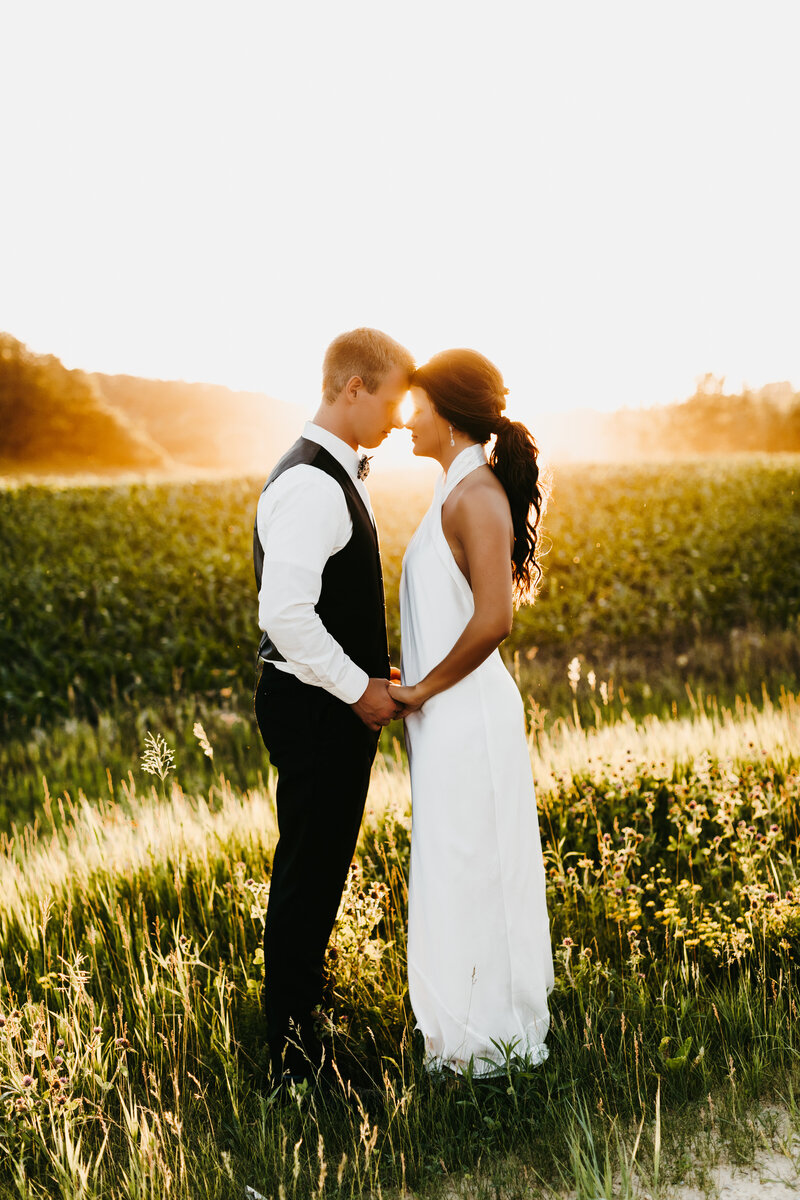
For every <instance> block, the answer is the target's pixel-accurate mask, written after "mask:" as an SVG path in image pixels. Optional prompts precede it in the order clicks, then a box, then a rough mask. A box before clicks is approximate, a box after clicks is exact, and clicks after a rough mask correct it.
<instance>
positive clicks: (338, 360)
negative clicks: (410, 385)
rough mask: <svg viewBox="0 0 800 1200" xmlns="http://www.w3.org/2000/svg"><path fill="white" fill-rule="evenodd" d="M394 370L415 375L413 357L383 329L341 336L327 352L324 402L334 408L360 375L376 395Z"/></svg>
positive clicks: (335, 339)
mask: <svg viewBox="0 0 800 1200" xmlns="http://www.w3.org/2000/svg"><path fill="white" fill-rule="evenodd" d="M393 367H401V368H403V370H405V371H406V372H407V374H408V377H409V379H410V378H411V375H412V374H413V371H414V367H415V363H414V359H413V358H412V356H411V355H410V354H409V352H408V350H406V348H405V346H401V345H400V343H399V342H396V341H395V340H394V338H390V337H389V335H388V333H381V331H380V329H352V330H351V331H350V332H349V333H340V334H339V336H338V337H337V338H334V339H333V341H332V342H331V344H330V346H328V349H327V350H326V351H325V359H324V361H323V364H322V398H323V400H325V401H326V402H327V403H328V404H333V402H334V400H335V399H336V397H337V396H338V395H339V393H340V392H341V390H342V388H343V387H345V385H346V384H347V381H348V380H349V379H352V378H353V376H354V375H358V376H359V378H360V379H361V380H362V381H363V383H364V387H365V388H366V389H367V391H368V392H376V391H377V390H378V388H379V387H380V385H381V383H382V381H383V380H384V379H385V377H386V376H387V375H388V374H389V372H390V371H391V370H392V368H393Z"/></svg>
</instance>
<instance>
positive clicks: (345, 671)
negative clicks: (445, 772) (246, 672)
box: [256, 464, 369, 704]
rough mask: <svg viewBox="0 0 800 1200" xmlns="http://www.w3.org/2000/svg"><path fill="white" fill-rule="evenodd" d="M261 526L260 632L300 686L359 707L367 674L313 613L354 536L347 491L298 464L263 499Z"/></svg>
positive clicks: (324, 475)
mask: <svg viewBox="0 0 800 1200" xmlns="http://www.w3.org/2000/svg"><path fill="white" fill-rule="evenodd" d="M256 520H257V526H258V536H259V539H260V541H261V545H262V547H263V550H264V567H263V572H262V576H261V588H260V591H259V596H258V624H259V626H260V628H261V629H262V630H264V631H265V632H266V633H267V634H269V637H270V640H271V641H272V642H273V644H274V645H275V647H276V648H277V649H278V650H279V651H280V653H281V654H282V655H283V657H284V658H285V660H286V668H288V669H289V670H291V672H292V674H293V675H296V676H297V678H298V679H299V680H300V681H301V682H302V683H308V684H311V685H313V686H316V687H322V688H324V689H325V690H326V691H328V692H330V693H331V694H332V695H334V696H336V698H337V699H339V700H343V701H344V702H345V704H354V703H355V701H356V700H358V699H359V698H360V697H361V696H362V695H363V694H364V691H365V689H366V687H367V684H368V683H369V676H368V675H367V673H366V671H363V670H362V669H361V667H359V666H357V665H356V663H354V662H353V660H352V659H351V658H350V657H349V656H348V655H347V654H345V652H344V650H343V649H342V647H341V646H340V645H339V643H338V642H337V641H336V640H335V638H333V637H332V636H331V635H330V634H329V633H328V631H327V629H326V628H325V626H324V625H323V623H322V621H321V620H320V618H319V616H318V614H317V612H316V611H315V608H314V606H315V605H316V603H317V601H318V600H319V596H320V591H321V588H322V572H323V570H324V568H325V564H326V562H327V561H328V559H329V558H330V557H331V555H332V554H336V553H337V551H339V550H341V549H342V548H343V547H344V546H346V545H347V542H348V541H349V540H350V536H351V534H352V522H351V520H350V514H349V513H348V511H347V502H346V500H345V498H344V494H343V492H342V489H341V488H340V487H339V485H338V483H336V481H335V480H334V479H332V478H331V477H330V476H329V475H327V474H326V473H325V472H324V471H319V470H317V468H316V467H311V466H307V465H306V464H299V465H298V466H295V467H291V468H290V469H289V470H288V471H284V473H283V474H282V475H280V476H279V477H278V478H277V479H276V480H275V481H274V483H271V484H270V486H269V487H268V488H267V489H266V491H264V492H263V493H262V494H261V497H260V499H259V502H258V510H257V518H256Z"/></svg>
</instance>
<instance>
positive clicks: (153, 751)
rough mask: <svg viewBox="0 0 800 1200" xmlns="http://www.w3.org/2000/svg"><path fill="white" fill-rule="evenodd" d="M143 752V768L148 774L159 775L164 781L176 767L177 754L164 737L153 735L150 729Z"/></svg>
mask: <svg viewBox="0 0 800 1200" xmlns="http://www.w3.org/2000/svg"><path fill="white" fill-rule="evenodd" d="M144 742H145V749H144V753H143V754H142V758H141V763H142V770H143V771H147V773H148V775H157V776H158V778H159V779H160V780H161V782H162V783H163V782H164V780H165V779H166V778H167V775H169V773H170V771H174V769H175V755H174V754H173V753H172V751H171V750H170V748H169V746H168V745H167V743H166V742H165V741H164V739H163V738H162V737H153V735H152V733H151V732H150V730H149V729H148V731H147V733H146V735H145V739H144Z"/></svg>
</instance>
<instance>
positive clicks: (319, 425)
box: [253, 329, 414, 1083]
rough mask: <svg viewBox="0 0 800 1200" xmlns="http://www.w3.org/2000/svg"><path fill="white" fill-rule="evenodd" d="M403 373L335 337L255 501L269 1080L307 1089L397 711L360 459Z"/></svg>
mask: <svg viewBox="0 0 800 1200" xmlns="http://www.w3.org/2000/svg"><path fill="white" fill-rule="evenodd" d="M413 370H414V362H413V360H412V358H411V355H410V354H409V353H408V351H407V350H406V349H404V347H403V346H401V345H399V344H398V343H397V342H395V341H394V340H393V339H392V338H390V337H388V336H387V334H385V333H381V332H379V331H378V330H376V329H355V330H353V331H352V332H350V333H343V334H341V335H340V336H339V337H337V338H336V339H335V341H333V342H332V343H331V345H330V346H329V347H328V349H327V352H326V354H325V360H324V363H323V381H322V404H321V405H320V408H319V411H318V412H317V414H316V416H315V417H314V420H313V421H308V422H307V423H306V426H305V428H304V430H303V435H302V437H300V438H299V440H298V441H297V442H295V444H294V445H293V446H292V447H291V449H290V450H289V451H288V452H287V453H286V454H284V456H283V458H282V459H281V460H280V462H279V463H278V464H277V466H276V467H275V469H274V470H273V472H272V474H271V475H270V477H269V479H268V480H267V482H266V485H265V487H264V490H263V492H262V493H261V497H260V499H259V501H258V509H257V514H256V522H255V529H254V531H253V559H254V564H255V573H256V585H257V587H258V623H259V626H260V628H261V630H262V637H261V643H260V645H259V649H258V658H257V664H256V687H255V699H254V704H255V713H256V719H257V721H258V727H259V729H260V731H261V736H262V738H263V739H264V744H265V746H266V747H267V750H268V751H269V756H270V761H271V762H272V764H273V766H275V767H276V768H277V771H278V786H277V809H278V830H279V838H278V844H277V847H276V849H275V858H274V861H273V867H272V879H271V883H270V894H269V903H268V906H267V915H266V920H265V924H264V976H265V977H264V989H263V1003H264V1011H265V1014H266V1018H267V1037H268V1040H269V1048H270V1059H271V1063H272V1071H273V1081H274V1082H275V1083H278V1082H280V1081H283V1082H290V1081H296V1080H299V1079H302V1078H308V1077H312V1076H313V1075H314V1073H315V1068H318V1067H319V1065H320V1062H321V1057H322V1049H321V1046H320V1043H319V1041H318V1039H317V1036H316V1034H315V1032H314V1021H313V1013H314V1010H315V1009H316V1008H317V1007H318V1006H319V1004H320V1003H321V1001H322V998H323V989H324V982H325V974H324V967H323V961H324V957H325V949H326V947H327V944H328V939H329V938H330V935H331V930H332V929H333V923H334V921H335V919H336V913H337V911H338V907H339V901H340V899H341V896H342V891H343V889H344V884H345V880H346V878H347V872H348V869H349V866H350V863H351V861H352V858H353V853H354V851H355V847H356V841H357V839H358V832H359V828H360V825H361V818H362V816H363V812H364V801H365V799H366V795H367V788H368V786H369V776H370V768H371V766H372V761H373V759H374V757H375V751H376V749H377V745H378V735H379V733H380V730H381V727H382V726H384V725H387V724H388V723H389V721H391V720H392V719H393V717H394V716H395V715H396V714H398V713H399V710H398V708H397V706H396V704H395V703H394V701H393V700H392V699H391V697H390V696H389V692H388V679H389V673H390V668H389V654H388V649H387V640H386V612H385V605H384V598H383V576H382V573H381V562H380V554H379V550H378V537H377V533H376V530H375V524H374V519H373V516H372V508H371V506H370V501H369V494H368V492H367V489H366V487H365V486H364V483H363V482H362V480H363V478H364V476H365V475H366V473H367V470H368V469H369V468H368V461H367V459H366V456H365V457H364V458H362V459H359V454H358V448H359V446H365V447H367V448H371V447H373V446H378V445H380V443H381V442H382V441H383V440H384V438H385V437H386V436H387V434H388V433H389V432H390V431H391V430H392V429H396V428H399V427H400V426H401V425H402V421H401V418H400V404H401V402H402V400H403V397H404V395H405V393H406V391H407V390H408V386H409V380H410V377H411V373H412V372H413Z"/></svg>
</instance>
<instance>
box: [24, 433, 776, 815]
mask: <svg viewBox="0 0 800 1200" xmlns="http://www.w3.org/2000/svg"><path fill="white" fill-rule="evenodd" d="M260 486H261V481H260V480H254V479H238V480H231V481H223V482H219V481H217V482H208V481H206V482H202V483H165V484H159V485H155V486H153V485H148V484H143V483H142V484H126V485H123V486H108V487H66V488H48V487H23V488H21V489H18V490H15V489H8V490H5V491H2V492H0V527H1V528H2V531H3V549H4V553H3V557H2V561H0V697H1V698H2V718H1V724H0V728H1V729H2V731H3V739H2V748H0V766H3V767H4V768H5V769H6V770H7V772H8V779H9V782H8V787H7V793H6V797H5V803H4V805H3V807H5V809H6V811H8V806H9V804H12V802H13V804H17V803H18V804H19V805H21V806H22V809H19V808H18V809H17V811H22V810H23V809H24V808H25V807H26V806H27V809H28V811H30V808H31V805H34V804H35V803H36V802H37V799H38V797H39V796H40V794H41V785H40V781H41V775H42V774H47V775H48V778H51V777H52V781H53V786H54V787H56V788H58V789H60V788H62V787H67V786H72V787H75V786H84V787H92V786H96V785H97V782H98V780H97V772H96V770H95V764H96V761H97V760H96V758H95V757H93V756H92V755H91V754H88V755H87V754H86V753H84V750H83V749H82V750H81V752H80V754H79V755H78V756H75V757H73V759H71V760H70V758H69V754H68V753H67V750H66V749H65V744H64V743H62V742H60V741H59V740H58V738H57V737H56V738H55V739H54V738H53V737H52V736H50V731H52V730H54V729H56V728H57V727H58V726H59V725H63V724H64V722H65V721H66V722H67V723H68V725H69V727H70V728H71V729H72V730H73V731H75V729H76V727H78V726H79V727H80V731H81V737H82V738H83V739H84V742H85V744H86V745H92V744H94V743H95V742H96V741H97V739H99V741H100V744H101V746H102V755H101V757H102V758H103V761H104V763H105V765H107V766H111V767H112V768H113V769H115V770H117V769H124V764H125V763H126V762H128V761H129V760H130V758H131V756H132V754H133V753H134V752H135V748H136V746H137V745H138V744H139V742H140V740H141V736H142V726H143V724H147V725H148V726H152V727H155V728H157V729H159V730H160V731H162V732H164V733H169V734H170V736H171V738H172V739H173V740H177V741H178V742H183V743H184V746H183V749H184V751H185V754H186V756H188V760H189V761H188V762H187V763H186V766H187V767H188V768H189V769H190V771H191V774H190V776H189V781H190V783H191V785H192V786H202V784H203V776H202V773H201V768H202V766H203V756H202V754H201V753H199V752H197V750H196V747H195V746H194V745H193V740H192V738H191V735H189V737H188V739H187V738H186V730H187V729H188V730H191V727H192V724H193V722H194V720H195V719H201V720H203V721H204V723H206V724H207V725H208V726H209V727H210V732H213V734H214V737H215V739H216V740H217V742H218V743H221V744H222V745H223V746H224V747H225V752H226V757H227V759H228V762H229V764H230V766H229V769H230V771H231V778H232V779H233V780H234V781H235V782H237V783H238V784H239V785H241V786H246V785H249V784H254V783H256V782H257V781H258V774H259V772H262V773H263V770H264V769H265V766H266V763H265V760H264V759H263V757H262V756H261V754H260V750H259V746H258V744H257V739H256V744H254V742H253V738H252V736H251V735H252V722H251V720H250V703H251V692H250V688H251V677H252V662H253V653H254V648H255V645H256V644H257V636H258V631H257V628H256V602H255V585H254V581H253V569H252V563H251V539H252V521H253V513H254V506H255V502H256V499H257V496H258V493H259V490H260ZM430 488H431V485H430V482H429V481H428V480H427V479H424V480H423V481H422V482H420V479H419V478H414V477H411V478H409V477H397V478H387V479H385V480H384V481H381V479H380V476H378V477H377V479H376V481H375V483H374V485H373V494H374V498H375V508H376V513H377V518H378V523H379V527H380V529H381V537H382V547H383V558H384V566H385V577H386V592H387V609H388V613H389V625H390V641H391V646H392V655H393V659H394V661H395V662H397V661H399V656H400V645H399V612H398V606H397V592H398V585H399V578H400V565H401V560H402V553H403V549H404V547H405V545H406V543H407V541H408V538H409V537H410V535H411V533H412V532H413V529H414V527H415V525H416V523H417V521H418V520H419V518H420V516H421V514H422V513H423V512H424V510H425V507H426V506H427V503H428V500H429V495H430ZM543 541H544V544H545V549H546V553H545V555H544V559H543V562H544V568H545V575H544V582H543V586H542V589H541V593H540V596H539V598H538V600H537V602H536V604H535V605H534V606H532V607H530V608H524V609H522V610H520V611H519V612H518V613H517V616H516V620H515V626H514V631H513V633H512V635H511V637H510V638H509V639H508V641H507V643H506V645H505V647H504V653H505V655H506V657H507V661H508V662H509V665H510V666H512V669H514V670H515V672H516V674H517V677H518V680H519V682H520V685H521V688H522V691H523V693H524V694H525V695H529V696H530V697H531V698H532V701H533V703H534V705H535V706H536V709H537V712H538V713H539V715H540V718H541V719H549V720H552V719H555V718H557V717H560V716H566V715H572V714H573V712H574V708H575V705H576V704H577V706H578V711H579V712H580V715H581V718H582V719H583V720H592V719H595V717H596V713H597V710H598V708H606V709H608V708H609V706H610V712H616V713H620V712H622V711H623V710H627V711H630V712H631V713H633V714H634V715H639V716H641V715H643V714H644V713H646V712H661V713H664V714H667V713H669V712H672V711H685V710H686V709H687V707H688V706H689V703H690V700H689V695H688V694H687V687H688V689H689V692H690V693H691V694H695V693H696V692H697V691H698V690H700V691H703V692H705V693H709V692H710V693H713V694H714V695H716V696H717V697H718V698H719V699H720V700H721V701H724V702H727V703H732V702H733V699H734V698H735V696H736V695H737V694H742V695H745V694H753V695H760V693H761V690H762V685H766V687H767V689H768V692H769V693H770V694H771V695H773V696H777V695H778V693H779V691H780V688H781V687H787V688H792V687H794V686H795V685H796V683H797V681H798V680H799V679H800V626H799V625H798V620H799V619H800V459H798V458H797V457H791V456H787V457H786V458H784V459H781V460H775V459H763V460H758V459H743V460H739V461H725V460H719V461H706V462H699V463H681V464H672V465H669V466H663V467H655V466H653V465H652V464H649V465H648V466H646V467H639V468H637V467H632V466H630V465H627V466H624V467H623V466H619V467H601V466H591V467H577V466H572V467H561V468H558V469H557V470H556V473H555V476H554V480H553V491H552V498H551V501H550V505H549V508H548V511H547V515H546V520H545V526H544V533H543ZM575 656H578V657H579V659H580V663H581V667H582V679H581V684H580V686H579V688H578V689H577V692H576V693H573V691H572V690H571V687H570V684H569V682H568V677H567V664H568V663H569V662H570V660H571V659H573V658H574V657H575ZM590 672H591V673H592V674H590ZM589 679H594V681H595V690H594V691H592V690H591V687H590V686H589V684H588V683H587V680H589ZM601 683H602V684H604V692H603V695H605V696H606V697H607V698H608V700H607V703H606V702H604V701H601V693H600V690H599V688H600V684H601ZM543 713H546V714H547V715H546V717H544V718H542V716H541V715H542V714H543ZM606 715H610V714H609V712H607V713H606ZM106 718H108V719H109V720H110V724H109V721H108V720H106ZM401 736H402V731H401V729H400V728H399V727H398V728H395V729H393V730H392V731H391V733H390V735H389V739H388V741H389V742H390V740H391V738H393V737H401ZM75 744H76V742H75V738H74V737H70V739H69V741H68V746H70V747H71V746H74V745H75ZM81 744H82V745H83V743H81ZM385 744H388V743H387V741H385ZM65 755H66V757H65ZM78 759H80V760H82V763H83V766H82V767H80V766H79V762H78ZM0 815H1V814H0Z"/></svg>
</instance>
